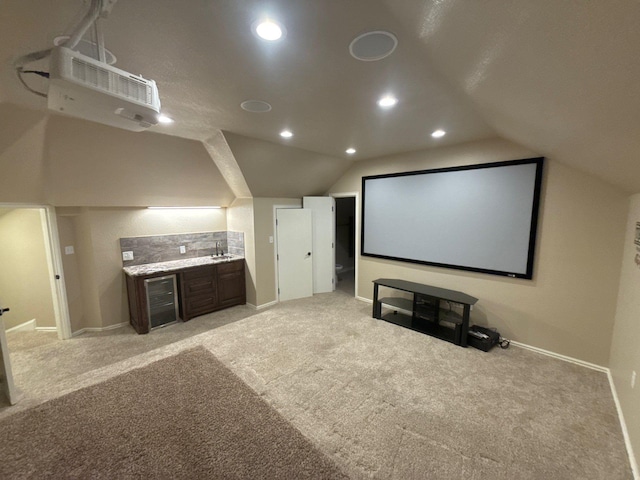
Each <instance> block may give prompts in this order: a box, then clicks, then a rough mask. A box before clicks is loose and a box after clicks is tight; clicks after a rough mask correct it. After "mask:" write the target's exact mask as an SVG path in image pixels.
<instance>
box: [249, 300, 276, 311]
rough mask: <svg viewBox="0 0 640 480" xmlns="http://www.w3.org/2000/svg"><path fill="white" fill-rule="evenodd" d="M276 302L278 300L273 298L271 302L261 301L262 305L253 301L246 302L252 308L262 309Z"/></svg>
mask: <svg viewBox="0 0 640 480" xmlns="http://www.w3.org/2000/svg"><path fill="white" fill-rule="evenodd" d="M277 303H278V300H274V301H273V302H268V303H263V304H262V305H254V304H253V303H247V305H248V306H250V307H251V308H253V309H254V310H262V309H264V308H269V307H273V306H274V305H276V304H277Z"/></svg>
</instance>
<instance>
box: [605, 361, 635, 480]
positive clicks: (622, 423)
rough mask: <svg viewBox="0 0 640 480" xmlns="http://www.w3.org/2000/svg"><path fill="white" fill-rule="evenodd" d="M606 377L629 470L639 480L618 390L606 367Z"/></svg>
mask: <svg viewBox="0 0 640 480" xmlns="http://www.w3.org/2000/svg"><path fill="white" fill-rule="evenodd" d="M607 377H609V385H610V386H611V393H612V394H613V401H614V402H615V404H616V410H617V411H618V419H619V420H620V427H621V428H622V436H623V437H624V443H625V445H626V446H627V454H628V455H629V463H630V464H631V471H632V472H633V478H634V479H635V480H640V471H639V470H638V462H637V461H636V456H635V454H634V453H633V447H632V446H631V439H630V438H629V430H628V429H627V423H626V422H625V420H624V414H623V413H622V406H621V405H620V399H619V398H618V392H617V390H616V385H615V383H613V376H612V375H611V370H609V369H607Z"/></svg>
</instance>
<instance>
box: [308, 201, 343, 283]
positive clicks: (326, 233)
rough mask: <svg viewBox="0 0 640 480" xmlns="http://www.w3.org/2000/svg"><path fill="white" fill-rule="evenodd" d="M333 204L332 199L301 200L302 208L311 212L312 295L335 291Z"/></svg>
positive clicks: (334, 202) (334, 222) (334, 223)
mask: <svg viewBox="0 0 640 480" xmlns="http://www.w3.org/2000/svg"><path fill="white" fill-rule="evenodd" d="M335 204H336V201H335V200H334V199H333V198H332V197H303V198H302V207H303V208H304V209H308V210H311V211H312V212H313V293H326V292H332V291H333V290H334V289H335V285H334V278H335V265H336V256H335V248H334V238H335V225H336V220H335V215H336V213H335Z"/></svg>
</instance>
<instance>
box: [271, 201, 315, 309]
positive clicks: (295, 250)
mask: <svg viewBox="0 0 640 480" xmlns="http://www.w3.org/2000/svg"><path fill="white" fill-rule="evenodd" d="M276 236H277V242H278V243H277V245H278V251H277V252H276V254H277V262H278V294H279V299H280V301H285V300H293V299H295V298H303V297H310V296H311V295H313V263H312V262H313V258H312V257H313V239H312V216H311V210H304V209H301V208H279V209H277V210H276Z"/></svg>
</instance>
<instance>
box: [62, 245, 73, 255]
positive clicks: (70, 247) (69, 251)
mask: <svg viewBox="0 0 640 480" xmlns="http://www.w3.org/2000/svg"><path fill="white" fill-rule="evenodd" d="M74 253H75V251H74V249H73V245H67V246H66V247H64V254H65V255H73V254H74Z"/></svg>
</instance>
